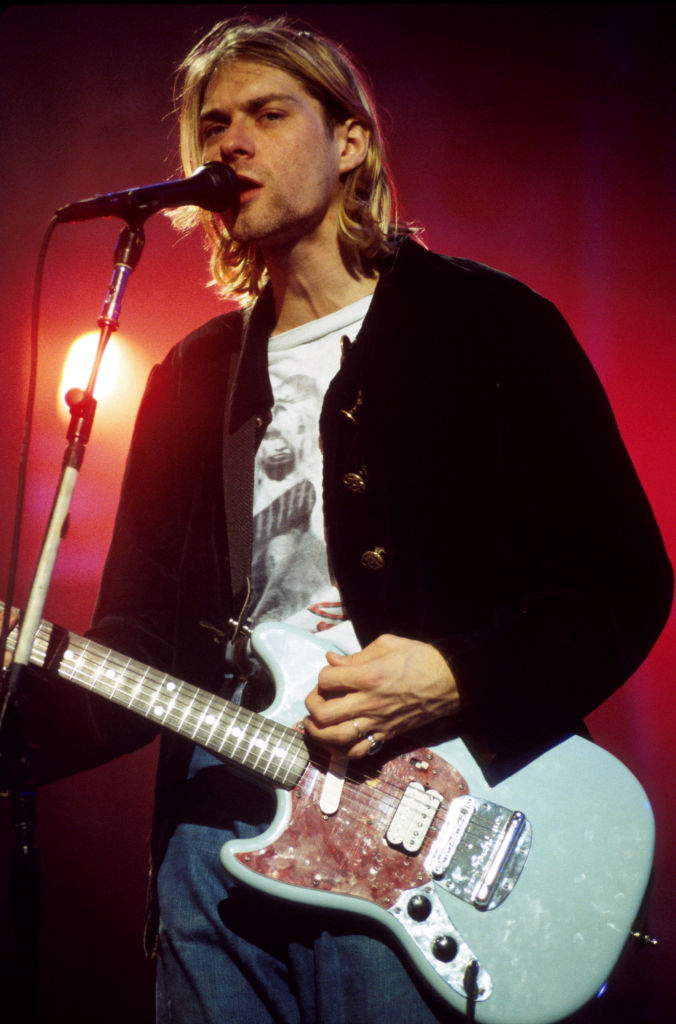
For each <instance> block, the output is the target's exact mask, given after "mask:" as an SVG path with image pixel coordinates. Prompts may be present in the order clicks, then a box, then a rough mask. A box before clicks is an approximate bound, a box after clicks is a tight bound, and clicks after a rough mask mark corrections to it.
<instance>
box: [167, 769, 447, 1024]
mask: <svg viewBox="0 0 676 1024" xmlns="http://www.w3.org/2000/svg"><path fill="white" fill-rule="evenodd" d="M202 763H203V765H206V764H208V761H207V759H206V756H205V757H204V758H203V762H202ZM211 764H212V765H213V762H211ZM195 768H199V765H195ZM213 770H214V769H213V767H212V768H211V771H212V772H213ZM220 770H224V769H220ZM228 789H229V790H230V791H232V792H236V793H237V798H236V805H237V806H236V811H237V812H241V809H242V807H243V806H245V807H247V808H249V809H250V810H251V812H252V813H251V814H247V815H246V816H247V817H248V818H249V820H250V821H251V820H253V821H256V820H258V821H259V822H260V818H261V814H260V813H257V811H260V807H258V808H257V804H259V805H260V804H262V805H263V814H264V813H265V809H266V804H265V797H264V796H262V795H261V793H260V790H259V789H258V787H256V786H254V785H253V784H250V783H248V782H247V781H245V780H244V781H242V780H239V779H236V778H234V777H232V776H231V777H230V780H229V785H228ZM265 827H266V826H265V825H264V824H260V823H259V824H250V823H246V822H243V821H240V820H233V821H232V823H231V826H230V828H227V829H224V828H217V827H212V826H209V825H204V824H190V823H184V824H181V825H179V826H178V828H177V829H176V831H175V832H174V835H173V836H172V839H171V842H170V845H169V849H168V851H167V854H166V857H165V859H164V861H163V863H162V866H161V869H160V872H159V877H158V886H159V900H160V941H159V954H158V981H157V1021H158V1024H224V1022H229V1024H230V1022H231V1024H438V1022H439V1021H440V1020H442V1019H443V1020H445V1021H448V1020H449V1017H453V1015H452V1014H451V1013H450V1011H447V1010H446V1011H443V1012H442V1011H441V1010H439V1009H438V1011H437V1013H435V1012H434V1011H433V1009H432V1008H431V1004H430V1005H428V1004H427V1002H426V1001H425V1000H424V999H423V997H422V996H421V994H420V993H419V992H418V990H417V989H416V987H415V986H414V984H413V982H412V981H411V978H410V976H409V974H408V972H407V971H406V969H405V968H404V966H403V965H402V963H401V962H400V960H399V958H398V957H397V956H396V954H395V953H394V952H393V950H392V949H390V947H389V945H388V944H387V942H386V941H380V940H379V939H377V938H373V937H369V936H367V935H365V934H356V933H355V932H356V929H355V923H354V919H352V918H347V917H346V916H341V917H340V918H338V917H337V916H336V915H333V914H331V913H329V912H323V911H320V910H317V909H312V910H308V911H306V910H305V909H304V908H302V907H298V906H297V905H296V904H291V903H286V902H283V901H277V900H273V899H270V898H269V897H266V896H263V895H261V894H258V893H256V892H253V891H251V890H249V889H247V888H246V887H244V886H241V885H239V884H237V883H236V882H235V881H234V880H233V879H232V878H230V877H229V876H228V874H227V873H226V872H225V870H224V868H223V867H222V865H221V862H220V850H221V846H222V845H223V843H224V842H226V841H227V840H228V839H231V838H234V837H237V838H246V837H250V836H254V835H257V834H260V833H261V832H262V831H263V830H264V829H265ZM357 927H358V926H357Z"/></svg>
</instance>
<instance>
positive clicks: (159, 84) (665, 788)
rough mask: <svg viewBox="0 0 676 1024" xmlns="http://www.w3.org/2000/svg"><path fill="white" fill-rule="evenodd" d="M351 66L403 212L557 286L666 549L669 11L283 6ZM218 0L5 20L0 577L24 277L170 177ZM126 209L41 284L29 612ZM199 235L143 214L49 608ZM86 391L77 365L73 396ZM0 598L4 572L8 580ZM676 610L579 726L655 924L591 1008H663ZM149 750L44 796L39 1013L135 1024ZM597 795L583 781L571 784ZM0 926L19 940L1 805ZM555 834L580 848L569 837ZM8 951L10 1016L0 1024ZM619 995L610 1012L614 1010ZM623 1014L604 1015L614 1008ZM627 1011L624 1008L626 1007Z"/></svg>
mask: <svg viewBox="0 0 676 1024" xmlns="http://www.w3.org/2000/svg"><path fill="white" fill-rule="evenodd" d="M252 8H253V9H255V10H256V11H257V12H258V13H265V14H268V13H275V14H277V13H281V12H283V11H290V12H292V13H294V14H297V15H299V16H301V17H303V18H305V19H309V21H310V22H311V23H312V24H314V25H316V26H318V27H319V28H321V29H323V30H325V31H326V32H327V33H329V34H330V35H333V36H334V37H336V38H338V39H340V40H342V41H343V42H344V43H345V44H346V45H347V47H348V48H350V49H351V50H352V51H353V52H354V53H355V54H356V55H357V58H358V60H359V61H360V62H361V63H362V64H363V65H364V66H365V67H366V68H367V69H368V71H369V73H370V77H371V79H372V82H373V85H374V87H375V91H376V95H377V96H378V98H379V100H380V103H381V105H382V108H383V111H384V124H385V128H386V131H387V134H388V135H389V138H390V144H391V163H392V167H393V170H394V173H395V176H396V179H397V181H398V184H399V190H400V198H401V202H402V206H403V211H404V214H405V216H406V217H407V218H409V219H411V220H414V221H416V222H418V223H420V224H422V225H425V227H426V235H425V239H426V242H427V244H428V245H429V246H430V247H431V248H433V249H437V250H441V251H443V252H446V253H450V254H454V255H460V256H467V257H471V258H473V259H476V260H480V261H483V262H485V263H488V264H491V265H493V266H495V267H498V268H500V269H502V270H505V271H507V272H509V273H511V274H513V275H515V276H516V277H518V278H521V279H522V280H524V281H525V282H526V283H528V284H529V285H531V286H532V287H533V288H535V289H537V290H538V291H540V292H542V293H544V294H545V295H547V296H548V297H549V298H551V299H552V300H553V301H554V302H555V303H556V304H557V305H558V306H559V308H560V309H561V310H562V312H563V313H564V315H565V316H566V317H567V318H568V320H569V322H570V323H571V325H572V327H573V329H574V330H575V332H576V334H577V335H578V337H579V338H580V340H581V342H582V344H583V345H584V347H585V349H586V351H587V352H588V354H589V356H590V357H591V359H592V361H593V362H594V364H595V366H596V368H597V370H598V372H599V374H600V376H601V378H602V380H603V382H604V384H605V387H606V389H607V391H608V393H609V396H610V399H611V401H612V403H613V406H614V409H615V412H616V416H617V419H618V422H619V424H620V428H621V430H622V433H623V435H624V438H625V440H626V443H627V445H628V447H629V450H630V452H631V454H632V456H633V458H634V460H635V463H636V465H637V468H638V471H639V474H640V476H641V478H642V480H643V483H644V485H645V488H646V490H647V492H648V495H649V497H650V499H651V501H652V503H653V506H654V509H655V512H656V515H657V518H658V520H659V522H660V524H661V527H662V530H663V531H664V535H665V538H666V542H667V545H668V546H669V547H670V548H671V550H672V552H673V550H674V546H675V544H676V507H675V502H674V495H675V488H674V465H673V451H674V447H675V443H676V418H675V414H674V383H675V381H674V378H675V372H674V371H675V369H676V354H675V348H674V340H673V330H674V307H675V304H676V303H675V299H674V267H673V259H672V255H673V239H674V237H675V236H676V223H675V216H674V215H675V209H674V190H673V184H674V156H675V152H674V149H675V147H674V110H675V109H676V97H675V95H674V88H673V68H672V54H673V48H674V31H673V28H674V24H673V15H672V14H671V13H670V10H669V8H668V7H667V6H662V5H651V4H643V5H632V4H618V5H613V4H610V5H595V4H591V5H577V4H554V5H549V4H527V5H514V4H501V5H492V4H429V5H428V4H416V5H412V4H398V5H389V4H365V5H354V4H343V5H337V4H313V5H311V4H297V5H294V4H292V5H290V6H288V7H282V6H280V5H252ZM240 10H241V8H239V7H236V6H233V5H220V4H211V5H199V4H198V5H188V4H172V5H164V4H155V5H141V4H130V5H112V4H110V5H108V4H98V5H96V6H94V5H87V4H78V5H58V4H54V5H50V6H41V5H18V6H14V7H10V8H9V9H8V10H7V11H6V12H5V13H4V15H3V16H2V19H1V20H0V81H1V86H0V103H1V104H2V121H1V125H2V127H1V132H2V142H1V146H2V157H1V159H2V170H1V173H0V187H1V190H2V199H1V201H2V218H1V221H0V228H1V231H2V239H1V243H0V260H1V261H2V272H1V276H0V282H1V289H2V294H1V303H2V305H1V319H0V323H1V325H2V326H1V333H0V345H1V352H2V368H3V379H4V387H3V389H2V390H3V410H2V417H1V418H0V424H1V427H2V459H1V465H0V474H1V475H0V486H1V489H2V495H3V501H2V510H1V517H2V518H1V520H0V541H1V545H2V547H1V556H0V570H2V580H3V581H4V578H5V570H6V564H7V554H8V548H9V539H10V532H11V513H12V507H11V506H12V501H13V493H14V487H15V482H16V467H17V462H18V453H19V446H20V437H21V426H20V420H21V416H22V413H23V407H24V401H25V389H26V382H27V373H28V351H29V348H28V329H29V315H30V301H31V289H32V278H33V271H34V265H35V260H36V255H37V251H38V247H39V244H40V239H41V236H42V232H43V230H44V229H45V227H46V225H47V223H48V220H49V218H50V215H51V213H52V211H54V210H55V209H56V208H57V207H58V206H60V205H63V204H64V203H66V202H68V201H70V200H73V199H78V198H84V197H87V196H90V195H92V194H94V193H96V192H107V191H112V190H118V189H123V188H128V187H131V186H136V185H142V184H148V183H151V182H155V181H158V180H161V179H164V178H167V177H171V176H174V175H176V173H177V170H178V163H177V158H176V136H175V132H174V129H173V120H172V118H171V117H170V116H168V115H169V112H170V110H171V107H172V89H171V75H172V68H173V67H174V66H175V65H176V63H177V62H178V61H179V60H180V58H181V57H182V56H183V54H184V52H185V51H186V49H187V48H188V46H189V45H190V44H191V42H192V41H193V40H194V39H196V38H197V36H198V35H199V34H200V33H201V31H202V30H203V29H205V28H207V27H209V26H210V25H211V24H212V23H213V22H214V21H215V20H216V19H218V18H220V17H226V16H229V15H232V14H235V13H239V12H240ZM118 229H119V222H115V221H100V222H92V223H88V224H83V225H67V226H64V227H62V228H60V229H59V230H58V232H57V233H56V235H55V237H54V240H53V244H52V248H51V251H50V255H49V260H48V265H47V273H46V277H45V284H44V296H43V319H42V330H41V347H40V376H39V389H38V399H37V407H36V418H35V433H34V444H33V449H32V456H31V464H30V480H29V492H28V499H27V505H26V524H25V531H24V542H23V556H22V562H21V573H20V582H19V593H18V600H19V602H21V601H23V600H24V599H25V594H26V591H27V587H28V583H29V578H30V575H31V572H32V568H33V565H34V562H35V558H36V554H37V547H38V544H39V539H40V536H41V533H42V529H43V525H44V522H45V518H46V516H47V511H48V506H49V504H50V501H51V496H52V493H53V488H54V483H55V478H56V475H57V471H58V466H59V462H60V457H61V453H62V451H63V447H64V433H65V420H64V417H63V414H62V412H60V411H59V408H58V405H57V399H58V393H59V390H60V388H61V385H60V379H61V370H62V365H63V362H64V359H65V357H66V354H67V352H68V349H69V346H70V344H71V342H72V341H73V340H74V339H75V338H76V337H78V336H79V335H81V334H83V333H86V332H87V331H90V330H93V329H95V324H96V319H97V317H98V314H99V311H100V307H101V302H102V300H103V296H104V293H105V290H106V287H107V284H108V280H109V277H110V267H111V257H112V252H113V247H114V244H115V240H116V238H117V232H118ZM206 280H207V270H206V263H205V260H204V257H203V254H202V250H201V245H200V242H199V240H198V239H188V240H178V239H177V238H176V237H175V235H174V234H173V233H172V229H171V227H170V226H169V224H168V223H167V222H166V220H165V219H163V218H162V217H159V216H158V217H155V218H153V219H152V220H151V221H150V222H149V223H148V225H147V244H146V249H145V253H144V256H143V259H142V262H141V265H140V267H139V269H138V270H137V272H136V273H135V275H134V277H133V278H132V280H131V283H130V285H129V288H128V292H127V298H126V301H125V306H124V310H123V316H122V329H121V332H120V334H121V336H122V340H123V343H124V344H123V345H122V346H121V371H120V376H119V379H118V382H117V384H116V385H115V387H114V388H113V390H112V392H111V394H110V395H109V396H108V397H107V398H105V399H102V401H101V407H100V411H99V414H98V417H97V421H96V424H95V428H94V434H93V439H92V443H91V446H90V451H89V452H88V454H87V457H86V460H85V465H84V470H83V476H82V480H81V482H80V484H79V486H78V490H77V494H76V498H75V502H74V506H73V511H72V524H71V529H70V533H69V535H68V538H67V540H66V542H65V544H64V545H63V548H62V552H61V554H60V557H59V561H58V565H57V570H56V576H55V579H54V583H53V587H52V589H51V593H50V595H49V598H48V601H47V608H46V617H48V618H50V619H52V620H56V621H58V622H60V623H62V624H63V625H65V626H67V627H69V628H71V629H73V630H75V631H83V630H85V629H86V627H87V623H88V619H89V615H90V613H91V609H92V604H93V601H94V598H95V594H96V588H97V580H98V577H99V574H100V571H101V567H102V562H103V558H104V555H105V551H106V547H107V544H108V540H109V537H110V532H111V527H112V518H113V514H114V510H115V505H116V501H117V494H118V489H119V484H120V477H121V473H122V467H123V460H124V456H125V451H126V448H127V445H128V441H129V436H130V432H131V427H132V423H133V418H134V410H135V407H136V404H137V403H138V400H139V397H140V393H141V390H142V387H143V382H144V379H145V376H146V374H147V371H148V369H149V368H150V366H151V365H152V363H153V362H154V361H156V360H157V359H159V358H161V357H162V356H163V354H164V353H165V352H166V351H167V350H168V349H169V347H170V346H171V345H172V344H173V343H174V342H175V341H177V340H178V339H179V338H180V337H182V336H183V335H184V334H185V333H186V332H188V331H189V330H190V329H191V328H193V327H194V326H196V325H198V324H199V323H201V322H202V321H204V320H205V319H207V318H208V317H210V316H212V315H214V314H215V313H217V312H218V311H219V310H220V308H221V307H220V306H219V303H218V300H217V297H216V295H215V294H214V292H213V291H212V290H210V289H208V288H206V287H205V283H206ZM85 380H86V378H85V379H84V380H83V379H82V378H80V383H82V384H84V382H85ZM3 588H4V582H3ZM675 643H676V637H675V631H674V625H673V619H672V622H671V624H670V626H669V627H668V628H667V630H666V631H665V633H664V635H663V636H662V638H661V639H660V641H659V643H658V644H657V646H656V648H655V650H654V651H653V652H652V654H651V655H650V657H649V658H648V660H647V661H646V663H645V664H644V665H643V666H642V667H641V669H640V670H639V671H638V672H637V673H636V675H635V676H634V678H633V679H631V680H630V681H629V682H628V683H627V684H626V685H625V686H624V688H623V689H622V690H621V692H619V693H618V694H617V695H615V696H614V697H613V698H612V699H611V700H609V701H608V702H607V704H606V705H604V706H603V707H602V708H601V709H600V710H598V711H597V712H596V713H595V714H594V715H593V716H592V717H591V720H590V722H589V724H590V726H591V729H592V731H593V734H594V736H595V738H596V739H597V740H598V741H599V742H600V743H601V744H603V745H604V746H605V747H607V748H608V749H609V750H611V751H612V752H613V753H614V754H616V755H617V756H618V757H620V758H621V759H622V760H623V761H624V762H625V763H626V764H627V765H628V766H629V768H630V769H631V770H632V771H633V772H634V773H635V774H636V775H637V776H638V777H639V778H640V779H641V781H642V783H643V784H644V786H645V788H646V789H647V791H648V793H649V795H650V798H651V801H652V803H653V806H654V810H655V815H656V818H657V837H658V838H657V851H656V862H655V863H656V874H655V888H654V897H653V902H652V914H651V927H652V929H653V931H654V932H655V933H656V934H657V935H658V937H659V939H660V946H659V947H658V949H657V950H656V951H655V952H653V953H649V952H646V953H644V954H642V955H641V956H640V957H639V958H638V959H637V960H636V961H634V964H633V966H632V967H631V968H630V973H629V974H628V975H627V976H625V980H624V982H623V985H624V989H623V990H622V991H623V992H624V994H623V996H622V999H621V1001H620V1002H619V1003H617V1002H615V1004H614V1008H613V1009H612V1012H611V1010H610V1009H608V1010H607V1011H606V1019H608V1020H612V1021H613V1022H615V1024H658V1022H662V1021H663V1020H665V1019H666V1018H667V1017H668V1016H669V1011H668V1010H667V1009H666V1007H668V1006H670V1005H671V1001H670V1000H669V999H668V997H669V996H670V994H671V993H672V992H673V987H674V986H673V964H674V962H676V930H675V926H674V917H675V916H676V900H675V899H674V895H675V893H676V883H675V882H674V878H675V877H676V854H675V852H674V834H675V821H674V818H675V815H674V800H673V796H672V790H671V786H672V784H673V779H674V776H675V775H676V756H675V755H674V742H673V738H672V730H673V729H674V727H675V726H676V698H675V697H674V687H673V682H672V677H673V668H674V646H675ZM154 758H155V751H154V749H151V750H146V751H143V752H141V753H139V754H137V755H136V756H134V757H129V758H126V759H123V760H120V761H118V762H117V763H115V764H112V765H110V766H108V767H106V768H103V769H100V770H98V771H96V772H93V773H89V774H87V775H83V776H81V777H78V778H75V779H72V780H69V781H64V782H62V783H59V784H55V785H52V786H50V787H47V788H46V789H45V790H44V791H42V792H41V793H40V796H39V831H38V836H39V845H40V850H41V855H42V870H43V887H42V900H43V902H42V938H41V970H42V976H41V982H40V992H41V999H42V1016H41V1019H42V1020H44V1021H62V1020H63V1021H69V1022H70V1024H79V1022H85V1021H87V1022H89V1021H91V1020H96V1021H97V1022H98V1024H108V1022H113V1021H116V1022H117V1021H120V1020H124V1021H125V1022H126V1024H136V1022H143V1021H150V1020H151V1019H152V968H151V967H150V966H148V965H147V964H145V963H144V961H143V958H142V952H141V930H142V918H143V900H144V887H145V875H146V853H147V849H146V846H147V835H148V831H149V822H150V811H151V801H152V776H153V768H154ZM589 781H590V783H591V782H593V780H589ZM0 816H1V817H0V825H1V828H2V833H1V835H2V848H1V849H2V857H1V859H2V867H0V935H1V936H2V946H3V950H4V949H5V947H8V948H9V947H10V946H11V932H10V926H9V915H8V909H7V905H8V893H7V885H6V881H5V880H6V878H7V873H6V861H7V860H8V850H9V847H10V845H11V842H12V838H11V828H10V824H9V808H8V807H7V806H6V805H0ZM583 841H584V840H583V835H582V828H581V829H580V833H579V834H577V835H571V837H570V856H571V857H574V856H575V847H576V844H577V843H579V842H583ZM12 970H13V968H12V961H11V953H10V952H7V953H3V955H2V959H1V960H0V973H2V975H3V981H4V986H3V991H4V994H3V995H2V997H0V999H1V1005H0V1017H2V1018H3V1019H6V1020H11V1019H12V1009H11V1003H12V996H11V991H10V983H11V976H12ZM609 1005H610V1004H609ZM618 1007H620V1008H618ZM621 1007H624V1010H622V1009H621Z"/></svg>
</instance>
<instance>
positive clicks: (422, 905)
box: [406, 893, 432, 921]
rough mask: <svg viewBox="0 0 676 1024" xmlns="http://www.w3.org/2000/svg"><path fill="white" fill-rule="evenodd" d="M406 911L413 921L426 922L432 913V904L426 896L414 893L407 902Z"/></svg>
mask: <svg viewBox="0 0 676 1024" xmlns="http://www.w3.org/2000/svg"><path fill="white" fill-rule="evenodd" d="M406 909H407V910H408V914H409V917H412V918H413V920H414V921H426V920H427V918H428V917H429V916H430V914H431V912H432V904H431V902H430V900H429V899H428V897H427V896H423V895H422V893H416V895H415V896H412V897H411V899H410V900H409V901H408V906H407V907H406Z"/></svg>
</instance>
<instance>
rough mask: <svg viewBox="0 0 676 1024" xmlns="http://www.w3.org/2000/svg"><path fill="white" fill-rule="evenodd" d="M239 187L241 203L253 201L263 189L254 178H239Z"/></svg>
mask: <svg viewBox="0 0 676 1024" xmlns="http://www.w3.org/2000/svg"><path fill="white" fill-rule="evenodd" d="M237 181H238V185H239V201H240V203H246V202H248V201H249V200H250V199H252V198H253V197H254V196H255V194H256V193H257V192H258V191H259V190H260V189H261V188H262V187H263V186H262V185H261V184H260V183H259V182H257V181H254V180H253V178H245V177H240V176H239V175H238V176H237Z"/></svg>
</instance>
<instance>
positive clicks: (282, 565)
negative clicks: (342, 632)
mask: <svg viewBox="0 0 676 1024" xmlns="http://www.w3.org/2000/svg"><path fill="white" fill-rule="evenodd" d="M370 302H371V296H370V295H368V296H366V297H365V298H363V299H359V300H358V301H357V302H354V303H352V304H351V305H349V306H346V307H345V308H344V309H340V310H338V311H337V312H335V313H331V314H329V315H328V316H325V317H321V318H320V319H319V320H313V321H312V322H311V323H308V324H303V325H302V326H301V327H296V328H294V329H293V330H291V331H285V332H284V333H283V334H278V335H275V336H273V337H272V338H271V339H270V342H269V347H268V369H269V373H270V383H271V385H272V392H273V395H274V407H273V410H272V420H271V422H270V425H269V426H268V429H267V431H266V433H265V436H264V438H263V440H262V442H261V445H260V447H259V449H258V452H257V454H256V463H255V484H254V523H253V525H254V541H253V571H252V603H251V608H252V619H253V621H254V623H259V622H261V621H263V620H266V619H267V620H270V619H276V620H278V621H287V622H289V621H290V622H292V623H293V624H295V625H298V626H301V627H302V628H305V629H308V630H309V631H310V632H314V631H316V630H317V629H325V628H327V627H328V626H330V625H333V624H334V623H336V622H340V621H341V620H342V619H343V614H342V609H341V606H340V596H339V594H338V591H337V589H336V587H335V586H333V585H332V583H331V581H330V579H329V571H328V565H327V558H326V542H325V539H324V521H323V513H322V460H321V452H320V450H319V414H320V412H321V408H322V402H323V400H324V395H325V393H326V389H327V387H328V385H329V383H330V381H331V380H332V378H333V377H334V376H335V374H336V373H337V371H338V368H339V366H340V356H341V348H340V339H341V337H342V336H343V335H345V334H346V335H347V336H348V337H349V338H350V340H354V338H355V336H356V334H357V332H358V331H359V328H360V327H361V325H362V322H363V319H364V317H365V316H366V312H367V310H368V307H369V304H370Z"/></svg>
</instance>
